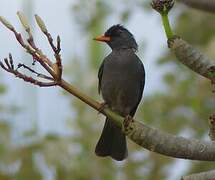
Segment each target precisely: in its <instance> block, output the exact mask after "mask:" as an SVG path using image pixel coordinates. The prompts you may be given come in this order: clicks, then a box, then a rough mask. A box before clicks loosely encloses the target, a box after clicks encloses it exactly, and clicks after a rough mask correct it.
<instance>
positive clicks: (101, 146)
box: [95, 119, 128, 161]
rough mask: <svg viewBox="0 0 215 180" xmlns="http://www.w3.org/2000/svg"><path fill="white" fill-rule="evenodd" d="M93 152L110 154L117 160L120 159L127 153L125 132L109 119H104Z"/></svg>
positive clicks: (98, 154)
mask: <svg viewBox="0 0 215 180" xmlns="http://www.w3.org/2000/svg"><path fill="white" fill-rule="evenodd" d="M95 153H96V155H97V156H102V157H104V156H111V157H112V158H113V159H115V160H117V161H122V160H123V159H125V158H126V157H127V155H128V151H127V145H126V138H125V134H124V133H123V132H122V131H121V129H120V128H119V127H117V126H115V125H114V124H113V122H111V120H109V119H106V120H105V125H104V128H103V131H102V134H101V137H100V139H99V141H98V143H97V145H96V149H95Z"/></svg>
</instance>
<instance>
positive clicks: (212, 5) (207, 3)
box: [178, 0, 215, 13]
mask: <svg viewBox="0 0 215 180" xmlns="http://www.w3.org/2000/svg"><path fill="white" fill-rule="evenodd" d="M178 1H179V2H181V3H184V4H186V5H187V6H189V7H192V8H195V9H200V10H203V11H207V12H211V13H215V1H214V0H178Z"/></svg>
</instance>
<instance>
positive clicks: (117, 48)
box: [94, 24, 145, 161]
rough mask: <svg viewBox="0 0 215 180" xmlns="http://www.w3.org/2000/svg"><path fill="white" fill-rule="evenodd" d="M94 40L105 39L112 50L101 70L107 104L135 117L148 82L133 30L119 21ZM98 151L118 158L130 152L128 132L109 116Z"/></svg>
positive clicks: (101, 88)
mask: <svg viewBox="0 0 215 180" xmlns="http://www.w3.org/2000/svg"><path fill="white" fill-rule="evenodd" d="M94 40H96V41H100V42H105V43H106V44H107V45H108V46H109V47H110V48H111V50H112V51H111V53H110V54H109V55H108V56H106V57H105V58H104V60H103V61H102V63H101V65H100V68H99V71H98V80H99V82H98V91H99V94H100V93H101V94H102V97H103V100H104V104H106V105H107V106H108V107H109V108H110V109H111V110H112V111H114V112H116V113H118V114H119V115H121V116H123V117H126V116H130V117H133V116H134V114H135V112H136V110H137V107H138V105H139V103H140V101H141V99H142V95H143V90H144V86H145V69H144V65H143V63H142V61H141V60H140V59H139V57H138V56H137V55H136V52H137V50H138V45H137V42H136V40H135V38H134V36H133V34H132V33H131V32H129V31H128V30H127V29H126V28H125V27H124V26H123V25H121V24H116V25H113V26H111V27H110V28H109V29H108V30H107V31H106V32H105V33H104V35H101V36H98V37H96V38H94ZM95 154H96V155H97V156H101V157H106V156H110V157H111V158H112V159H114V160H116V161H122V160H124V159H126V158H127V156H128V150H127V143H126V137H125V134H124V133H123V132H122V130H121V128H119V127H117V126H116V125H115V124H114V123H113V122H112V121H111V120H110V119H108V118H106V120H105V125H104V128H103V131H102V134H101V136H100V139H99V141H98V143H97V145H96V148H95Z"/></svg>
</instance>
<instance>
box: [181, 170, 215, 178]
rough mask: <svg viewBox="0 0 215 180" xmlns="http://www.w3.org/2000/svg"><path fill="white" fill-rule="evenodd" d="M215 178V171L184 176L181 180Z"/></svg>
mask: <svg viewBox="0 0 215 180" xmlns="http://www.w3.org/2000/svg"><path fill="white" fill-rule="evenodd" d="M214 178H215V170H211V171H207V172H202V173H197V174H191V175H188V176H183V177H182V178H181V180H198V179H199V180H201V179H202V180H213V179H214Z"/></svg>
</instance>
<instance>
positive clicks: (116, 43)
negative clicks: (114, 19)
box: [94, 24, 138, 51]
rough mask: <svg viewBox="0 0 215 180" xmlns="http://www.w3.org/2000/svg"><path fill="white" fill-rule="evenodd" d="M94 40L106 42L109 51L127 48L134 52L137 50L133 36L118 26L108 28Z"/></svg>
mask: <svg viewBox="0 0 215 180" xmlns="http://www.w3.org/2000/svg"><path fill="white" fill-rule="evenodd" d="M94 40H96V41H101V42H106V43H107V44H108V45H109V46H110V47H111V49H123V48H126V49H127V48H129V49H134V50H135V51H136V50H137V48H138V46H137V43H136V41H135V39H134V36H133V35H132V34H131V33H130V32H129V31H128V30H127V29H126V28H124V27H123V26H122V25H120V24H117V25H114V26H112V27H110V28H109V29H108V30H107V31H106V32H105V34H104V35H102V36H98V37H96V38H94Z"/></svg>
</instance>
